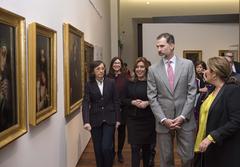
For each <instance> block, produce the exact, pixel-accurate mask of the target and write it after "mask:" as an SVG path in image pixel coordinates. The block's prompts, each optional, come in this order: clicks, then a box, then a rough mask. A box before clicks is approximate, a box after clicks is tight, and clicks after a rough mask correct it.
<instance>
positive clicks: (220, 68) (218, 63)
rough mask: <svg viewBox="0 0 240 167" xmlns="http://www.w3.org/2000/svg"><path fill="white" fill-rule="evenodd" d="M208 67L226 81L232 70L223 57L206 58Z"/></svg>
mask: <svg viewBox="0 0 240 167" xmlns="http://www.w3.org/2000/svg"><path fill="white" fill-rule="evenodd" d="M207 64H208V68H209V70H210V71H213V72H215V73H216V75H217V76H218V77H219V78H220V79H222V80H223V81H225V82H226V81H228V80H229V78H230V76H231V73H232V70H231V67H230V64H229V62H228V61H227V60H226V59H225V58H224V57H211V58H209V59H208V63H207Z"/></svg>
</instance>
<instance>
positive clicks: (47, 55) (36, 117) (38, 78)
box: [28, 23, 57, 126]
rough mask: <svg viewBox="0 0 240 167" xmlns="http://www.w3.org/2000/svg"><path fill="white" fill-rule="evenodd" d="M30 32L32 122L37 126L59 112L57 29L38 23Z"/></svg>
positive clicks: (29, 82)
mask: <svg viewBox="0 0 240 167" xmlns="http://www.w3.org/2000/svg"><path fill="white" fill-rule="evenodd" d="M28 31H29V33H28V46H29V47H28V48H29V49H28V53H29V61H28V66H29V73H28V74H29V75H28V79H29V80H28V85H29V91H28V93H29V103H28V104H29V105H28V107H29V123H30V124H31V125H33V126H35V125H37V124H39V123H40V122H42V121H43V120H46V119H47V118H49V117H50V116H51V115H53V114H54V113H56V112H57V110H56V106H57V100H56V97H57V92H56V86H57V85H56V70H57V67H56V52H57V51H56V31H55V30H52V29H50V28H48V27H45V26H43V25H41V24H38V23H31V24H30V25H29V29H28Z"/></svg>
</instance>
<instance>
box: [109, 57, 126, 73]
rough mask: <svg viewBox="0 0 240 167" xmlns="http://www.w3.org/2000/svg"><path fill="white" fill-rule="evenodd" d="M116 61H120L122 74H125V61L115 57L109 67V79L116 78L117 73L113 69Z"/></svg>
mask: <svg viewBox="0 0 240 167" xmlns="http://www.w3.org/2000/svg"><path fill="white" fill-rule="evenodd" d="M116 60H119V61H120V62H121V69H120V71H121V73H122V72H123V61H122V59H121V58H120V57H114V58H112V60H111V63H110V66H109V71H108V76H109V77H114V76H115V71H114V69H113V63H114V62H115V61H116Z"/></svg>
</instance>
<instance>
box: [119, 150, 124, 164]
mask: <svg viewBox="0 0 240 167" xmlns="http://www.w3.org/2000/svg"><path fill="white" fill-rule="evenodd" d="M118 162H120V163H123V162H124V160H123V155H122V153H121V152H118Z"/></svg>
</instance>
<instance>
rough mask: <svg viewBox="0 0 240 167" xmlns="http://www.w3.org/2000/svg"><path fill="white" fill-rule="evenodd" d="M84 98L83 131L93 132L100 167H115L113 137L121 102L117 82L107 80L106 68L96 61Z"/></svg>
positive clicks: (118, 118) (97, 161) (91, 69)
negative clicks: (113, 166)
mask: <svg viewBox="0 0 240 167" xmlns="http://www.w3.org/2000/svg"><path fill="white" fill-rule="evenodd" d="M89 73H90V74H89V76H90V77H89V82H87V84H86V87H85V94H84V98H83V108H82V111H83V112H82V114H83V123H84V128H85V129H87V130H89V131H90V132H91V136H92V141H93V146H94V152H95V157H96V164H97V167H112V165H113V153H112V150H113V142H112V141H113V140H112V138H113V134H114V129H115V127H116V128H117V127H118V126H119V125H120V122H119V121H120V109H119V98H118V94H117V91H116V86H115V81H114V80H113V79H110V78H107V77H105V65H104V63H103V62H102V61H94V62H93V63H91V64H90V68H89Z"/></svg>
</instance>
